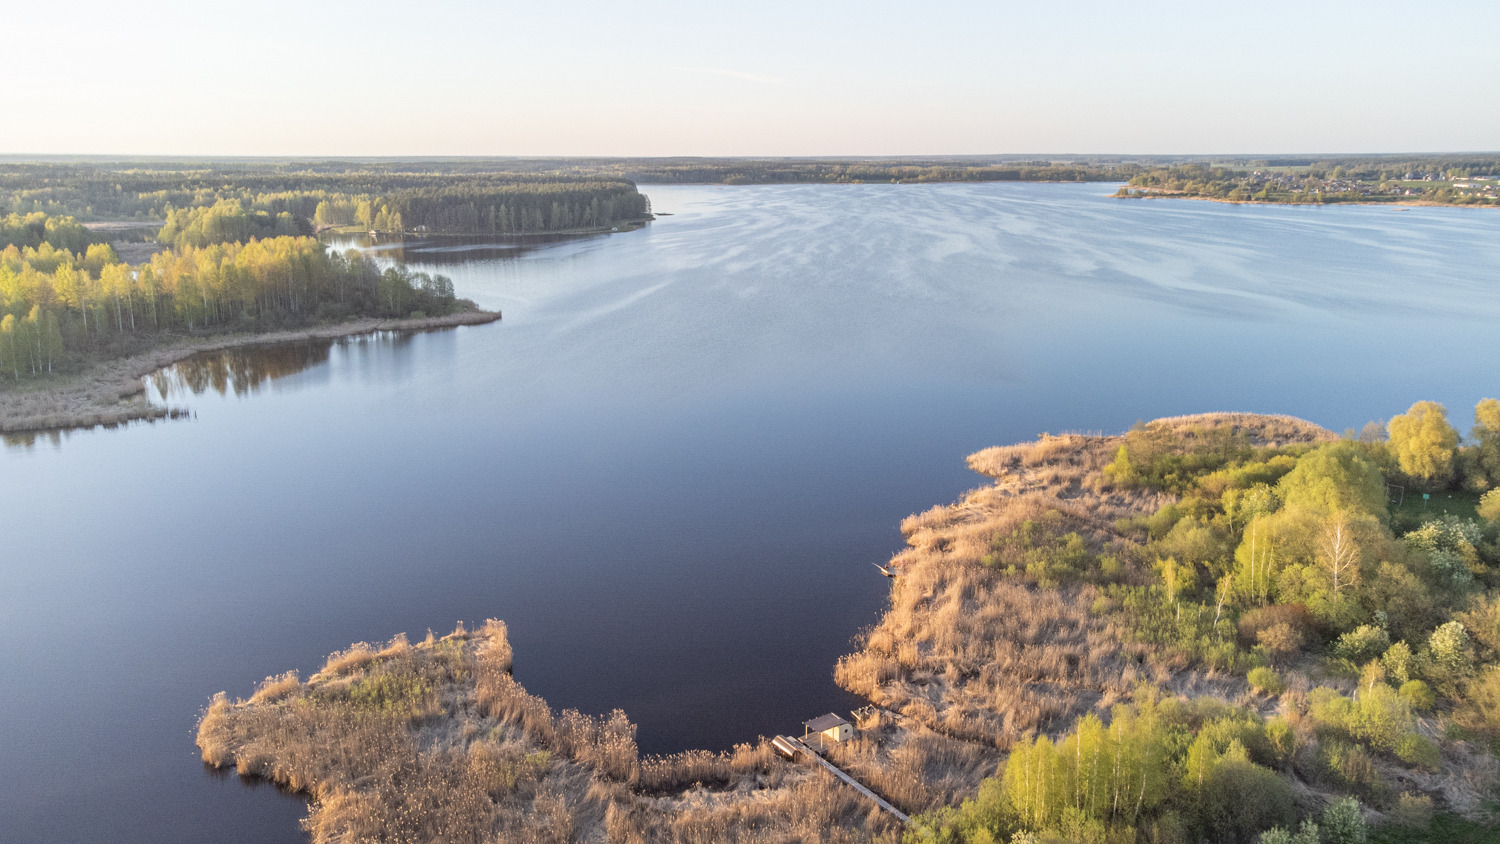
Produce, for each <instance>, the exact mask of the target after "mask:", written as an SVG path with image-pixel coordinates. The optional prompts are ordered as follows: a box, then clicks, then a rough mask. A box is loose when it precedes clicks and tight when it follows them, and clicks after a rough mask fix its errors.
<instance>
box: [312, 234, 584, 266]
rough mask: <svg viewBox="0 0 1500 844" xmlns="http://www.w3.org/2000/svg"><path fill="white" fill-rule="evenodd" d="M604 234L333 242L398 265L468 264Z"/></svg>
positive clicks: (355, 238)
mask: <svg viewBox="0 0 1500 844" xmlns="http://www.w3.org/2000/svg"><path fill="white" fill-rule="evenodd" d="M602 236H603V235H598V234H588V235H576V234H575V235H526V236H524V237H522V236H519V235H517V236H511V237H507V236H505V235H491V236H486V237H472V236H465V235H429V236H427V237H405V238H402V237H398V236H392V235H386V236H382V237H370V236H369V235H355V236H353V237H344V238H330V239H329V245H330V246H332V247H333V248H334V249H337V250H340V251H342V250H345V249H349V248H351V247H354V248H358V249H360V250H362V251H364V253H365V254H366V255H369V256H370V257H373V258H382V259H387V260H391V261H395V262H396V263H398V264H437V265H443V264H466V263H469V262H470V261H492V260H495V259H497V258H519V257H520V256H522V255H525V254H526V253H527V252H531V251H534V250H536V249H540V248H541V247H543V246H547V245H549V244H553V243H562V242H565V241H569V240H585V239H590V238H595V237H602Z"/></svg>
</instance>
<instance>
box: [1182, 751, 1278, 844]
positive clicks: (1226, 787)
mask: <svg viewBox="0 0 1500 844" xmlns="http://www.w3.org/2000/svg"><path fill="white" fill-rule="evenodd" d="M1292 817H1293V807H1292V790H1291V788H1290V787H1289V786H1288V785H1287V784H1286V781H1285V780H1283V779H1282V778H1281V777H1279V776H1277V775H1276V774H1275V773H1274V772H1272V771H1271V770H1269V769H1267V768H1262V767H1261V766H1259V765H1256V764H1254V763H1253V762H1241V761H1237V760H1225V761H1223V762H1221V763H1219V765H1218V766H1216V767H1215V768H1214V770H1213V772H1212V773H1211V774H1210V775H1209V779H1208V781H1207V782H1206V783H1204V788H1203V789H1202V791H1200V792H1199V795H1198V822H1199V824H1200V829H1201V830H1202V831H1203V833H1205V835H1204V837H1206V838H1208V839H1209V840H1214V841H1220V842H1225V844H1234V842H1243V844H1249V842H1251V841H1254V840H1255V839H1256V837H1257V836H1258V835H1260V833H1261V831H1262V830H1264V829H1267V828H1268V827H1271V826H1274V825H1276V824H1286V823H1290V822H1291V820H1292Z"/></svg>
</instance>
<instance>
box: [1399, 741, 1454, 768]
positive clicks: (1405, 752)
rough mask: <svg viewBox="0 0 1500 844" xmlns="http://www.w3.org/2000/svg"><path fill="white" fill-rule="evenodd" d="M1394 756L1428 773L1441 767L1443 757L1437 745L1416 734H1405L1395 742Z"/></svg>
mask: <svg viewBox="0 0 1500 844" xmlns="http://www.w3.org/2000/svg"><path fill="white" fill-rule="evenodd" d="M1396 756H1397V757H1398V758H1399V759H1400V760H1401V761H1402V762H1405V763H1406V764H1408V765H1416V766H1418V767H1420V768H1425V769H1427V770H1429V771H1436V770H1438V769H1439V768H1441V767H1442V765H1443V755H1442V753H1440V752H1439V751H1438V747H1437V745H1435V744H1433V743H1432V742H1430V741H1428V740H1427V739H1425V738H1422V737H1421V736H1419V735H1417V734H1416V733H1407V734H1406V735H1404V736H1402V737H1401V740H1400V741H1398V742H1396Z"/></svg>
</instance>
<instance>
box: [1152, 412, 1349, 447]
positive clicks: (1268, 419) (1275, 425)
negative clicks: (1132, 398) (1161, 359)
mask: <svg viewBox="0 0 1500 844" xmlns="http://www.w3.org/2000/svg"><path fill="white" fill-rule="evenodd" d="M1150 424H1151V425H1154V426H1159V427H1161V428H1163V429H1165V430H1167V431H1170V432H1172V433H1174V434H1179V435H1182V434H1189V433H1190V432H1193V431H1195V430H1196V431H1218V430H1223V429H1226V428H1227V429H1228V430H1229V431H1230V432H1231V433H1236V434H1244V435H1245V436H1246V438H1247V439H1248V441H1249V442H1250V444H1251V445H1256V446H1271V447H1276V446H1284V445H1295V444H1299V443H1301V444H1314V443H1323V442H1332V441H1334V440H1336V439H1338V435H1337V434H1335V433H1333V432H1332V431H1330V430H1328V429H1327V428H1324V427H1323V426H1321V425H1316V424H1314V423H1312V422H1309V421H1307V420H1306V419H1298V418H1297V417H1295V416H1286V415H1284V414H1265V413H1196V414H1193V415H1190V416H1168V417H1164V418H1162V419H1156V420H1153V421H1152V422H1151V423H1150Z"/></svg>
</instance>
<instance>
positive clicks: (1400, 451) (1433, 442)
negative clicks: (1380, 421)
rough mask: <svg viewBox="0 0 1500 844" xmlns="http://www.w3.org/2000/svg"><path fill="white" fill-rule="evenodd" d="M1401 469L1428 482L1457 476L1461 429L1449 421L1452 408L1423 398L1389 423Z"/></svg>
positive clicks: (1445, 481) (1392, 444)
mask: <svg viewBox="0 0 1500 844" xmlns="http://www.w3.org/2000/svg"><path fill="white" fill-rule="evenodd" d="M1387 428H1388V430H1389V431H1390V435H1391V448H1392V449H1394V450H1395V452H1396V459H1397V461H1398V462H1399V463H1400V465H1401V471H1403V472H1405V473H1406V474H1407V475H1409V476H1411V477H1412V478H1414V479H1416V480H1418V481H1422V482H1424V483H1428V484H1433V485H1437V484H1443V483H1447V482H1448V480H1449V479H1450V478H1452V477H1453V458H1454V453H1455V449H1457V447H1458V432H1457V431H1455V430H1454V429H1453V426H1452V425H1450V424H1448V410H1447V408H1445V407H1443V406H1442V405H1440V404H1438V403H1437V402H1432V401H1419V402H1417V403H1416V404H1414V405H1412V406H1411V409H1410V410H1408V411H1407V412H1406V413H1404V414H1401V415H1399V416H1395V417H1392V418H1391V421H1390V424H1389V425H1388V426H1387Z"/></svg>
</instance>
